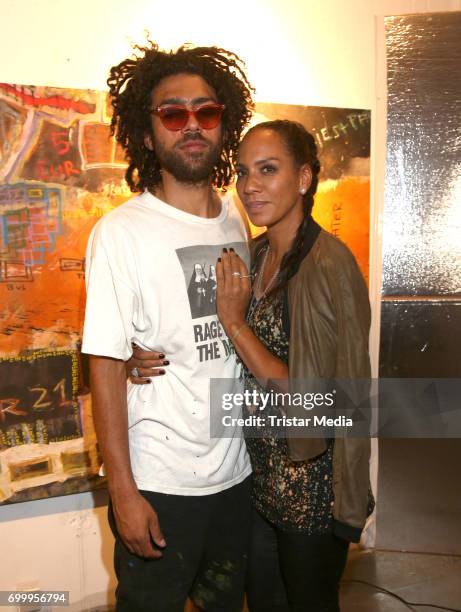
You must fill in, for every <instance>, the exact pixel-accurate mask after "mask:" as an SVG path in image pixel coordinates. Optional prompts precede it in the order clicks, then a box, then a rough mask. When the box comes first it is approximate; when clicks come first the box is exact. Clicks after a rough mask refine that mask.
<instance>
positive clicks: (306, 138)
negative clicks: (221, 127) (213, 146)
mask: <svg viewBox="0 0 461 612" xmlns="http://www.w3.org/2000/svg"><path fill="white" fill-rule="evenodd" d="M260 129H266V130H271V131H273V132H275V133H276V134H278V135H279V136H280V138H281V139H282V142H283V144H284V145H285V147H286V149H287V151H288V153H289V154H290V155H291V157H292V159H293V161H294V163H295V164H296V166H297V167H298V168H300V167H301V166H303V165H304V164H308V166H309V167H310V169H311V173H312V181H311V184H310V186H309V189H308V190H307V191H306V193H305V194H304V195H303V205H304V218H303V220H302V222H301V224H300V225H299V227H298V230H297V232H296V236H295V238H294V240H293V243H292V245H291V248H290V249H289V250H288V251H287V252H286V253H285V255H284V256H283V258H282V261H281V262H280V270H279V273H278V275H277V283H276V285H274V287H273V288H272V289H271V290H270V291H269V293H268V295H275V294H276V293H278V292H279V291H281V290H282V289H284V288H285V287H286V286H287V283H288V281H289V279H290V278H291V277H292V276H293V274H294V273H295V272H296V271H297V270H298V268H299V265H300V263H301V260H302V258H303V245H304V240H305V237H306V234H307V229H308V227H309V224H310V223H311V219H312V208H313V206H314V195H315V193H316V191H317V186H318V183H319V178H318V177H319V172H320V162H319V160H318V157H317V145H316V144H315V139H314V137H313V136H312V134H310V132H308V131H307V130H306V128H305V127H304V126H303V125H302V124H301V123H298V122H297V121H289V120H288V119H276V120H275V121H264V122H262V123H258V124H257V125H255V126H254V127H252V128H251V129H250V130H248V132H247V133H246V135H245V137H247V136H248V135H249V134H250V133H251V132H254V131H256V130H260ZM264 236H265V234H264ZM265 238H267V236H265ZM265 238H262V240H261V242H260V244H258V245H257V248H256V250H255V252H256V253H257V254H258V255H259V253H260V252H261V250H262V247H263V246H264V245H265V244H266V240H265Z"/></svg>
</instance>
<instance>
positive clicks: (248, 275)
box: [240, 274, 252, 278]
mask: <svg viewBox="0 0 461 612" xmlns="http://www.w3.org/2000/svg"><path fill="white" fill-rule="evenodd" d="M251 276H252V275H251V274H240V278H251Z"/></svg>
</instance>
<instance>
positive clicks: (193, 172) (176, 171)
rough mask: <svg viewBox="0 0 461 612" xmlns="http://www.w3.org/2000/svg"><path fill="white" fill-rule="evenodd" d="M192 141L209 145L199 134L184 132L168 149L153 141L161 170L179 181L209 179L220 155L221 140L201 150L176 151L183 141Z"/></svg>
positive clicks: (202, 180)
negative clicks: (187, 152) (174, 144)
mask: <svg viewBox="0 0 461 612" xmlns="http://www.w3.org/2000/svg"><path fill="white" fill-rule="evenodd" d="M193 141H198V142H206V143H207V144H208V145H209V142H208V141H207V140H205V139H204V138H203V137H202V136H200V134H186V135H185V136H184V138H183V139H182V140H181V141H180V142H178V143H177V144H176V146H175V147H174V148H173V149H170V150H166V149H165V148H164V147H163V145H161V144H160V143H159V142H156V143H155V153H156V155H157V159H158V161H159V163H160V167H161V168H162V170H167V172H169V173H170V174H172V175H173V176H174V178H175V179H176V180H177V181H179V182H180V183H189V184H196V183H204V182H207V181H209V180H210V177H211V175H212V174H213V169H214V168H215V166H216V164H217V163H218V161H219V158H220V155H221V148H222V143H221V142H218V143H216V144H215V145H212V146H211V147H209V148H207V149H205V148H204V149H203V150H201V151H191V152H190V153H189V154H184V153H182V154H181V152H177V151H176V149H177V148H179V147H180V146H181V145H183V144H184V143H186V142H193Z"/></svg>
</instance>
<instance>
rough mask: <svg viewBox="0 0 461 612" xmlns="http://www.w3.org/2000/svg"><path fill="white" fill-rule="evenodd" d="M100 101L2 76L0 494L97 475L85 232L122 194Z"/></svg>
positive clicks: (53, 491) (87, 485) (70, 488)
mask: <svg viewBox="0 0 461 612" xmlns="http://www.w3.org/2000/svg"><path fill="white" fill-rule="evenodd" d="M107 111H108V109H107V100H106V94H105V93H102V92H96V91H87V90H70V89H59V88H51V87H26V86H18V85H10V84H5V83H4V84H0V299H1V307H0V503H9V502H14V501H23V500H28V499H36V498H40V497H47V496H50V495H62V494H66V493H73V492H76V491H84V490H88V489H91V488H94V487H98V486H101V485H103V484H104V479H102V478H100V477H99V476H98V468H99V460H98V453H97V444H96V439H95V435H94V431H93V428H92V422H91V402H90V396H89V392H88V386H87V379H86V378H87V377H86V376H85V375H84V372H85V368H84V367H83V368H82V360H81V356H80V354H79V351H78V348H79V342H80V338H81V328H82V323H83V313H84V301H85V288H84V272H85V260H84V257H85V246H86V241H87V238H88V234H89V232H90V230H91V228H92V227H93V225H94V223H95V222H96V221H97V219H98V218H99V217H100V216H101V215H102V214H104V213H105V212H107V211H108V210H110V209H111V208H113V207H114V206H117V205H118V204H119V203H120V202H122V201H124V200H126V199H127V197H129V191H128V189H127V188H126V187H125V186H124V179H123V176H124V171H125V162H124V157H123V152H122V151H121V150H120V149H119V147H118V146H117V145H116V143H115V141H114V139H113V138H111V136H110V130H109V117H108V115H107Z"/></svg>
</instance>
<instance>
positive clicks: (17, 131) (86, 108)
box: [0, 84, 370, 504]
mask: <svg viewBox="0 0 461 612" xmlns="http://www.w3.org/2000/svg"><path fill="white" fill-rule="evenodd" d="M275 118H288V119H295V120H297V121H300V122H301V123H303V124H304V125H305V126H306V127H307V128H308V129H309V130H310V131H311V132H312V133H313V134H314V136H315V138H316V141H317V144H318V148H319V154H320V160H321V163H322V173H321V176H320V179H321V182H320V185H319V189H318V195H317V197H316V203H315V207H314V216H315V217H316V219H317V220H318V221H319V222H320V224H321V225H322V226H323V227H324V228H325V229H327V230H328V231H330V232H332V233H333V234H336V235H337V236H339V238H341V239H342V240H344V242H346V243H347V244H348V245H349V247H350V248H351V249H352V251H353V252H354V254H355V256H356V257H357V259H358V261H359V264H360V266H361V268H362V271H363V272H364V275H365V276H368V231H369V187H370V181H369V148H370V114H369V112H368V111H363V110H345V109H334V108H316V107H304V106H286V105H279V104H258V105H257V107H256V114H255V118H254V122H255V123H256V122H260V121H264V120H266V119H275ZM109 120H110V119H109V115H108V103H107V96H106V94H105V93H103V92H96V91H88V90H70V89H59V88H51V87H32V86H30V87H26V86H18V85H10V84H0V300H1V302H0V303H1V306H0V504H1V503H3V504H5V503H12V502H18V501H24V500H30V499H38V498H42V497H48V496H55V495H64V494H67V493H75V492H80V491H86V490H90V489H93V488H97V487H100V486H104V484H105V481H104V478H102V477H100V476H99V475H98V469H99V464H100V458H99V456H98V448H97V442H96V436H95V433H94V429H93V424H92V415H91V396H90V393H89V389H88V376H87V374H86V372H87V367H86V364H87V362H86V360H85V357H84V356H82V355H81V354H80V352H79V346H80V341H81V331H82V324H83V318H84V304H85V286H84V274H85V247H86V242H87V239H88V235H89V232H90V230H91V228H92V227H93V225H94V224H95V223H96V221H97V220H98V219H99V218H100V217H101V216H102V215H103V214H104V213H106V212H108V211H109V210H111V209H112V208H114V207H115V206H118V205H119V204H120V203H122V202H123V201H125V200H126V199H128V198H129V197H130V193H129V191H128V189H127V187H126V185H125V182H124V173H125V166H126V164H125V161H124V156H123V152H122V151H121V149H120V148H119V147H118V146H117V145H116V143H115V141H114V139H113V138H112V137H111V136H110V130H109ZM191 261H192V260H191ZM200 261H201V260H200ZM194 262H195V260H194V261H193V262H192V264H193V263H194ZM210 262H211V259H210ZM192 264H191V265H192ZM202 277H203V278H202ZM205 278H206V279H207V282H208V284H207V286H206V287H205V285H204V283H203V282H202V281H203V279H205ZM199 281H200V282H199ZM187 282H188V283H189V285H190V291H192V289H195V293H194V295H195V294H196V293H197V287H199V290H200V291H201V293H200V291H199V293H197V295H199V297H200V299H201V300H202V302H203V303H204V304H205V301H206V299H209V301H210V303H212V302H213V300H214V297H213V296H214V293H213V292H214V289H215V281H214V269H213V266H212V264H211V263H210V264H209V266H208V267H207V269H206V270H203V271H202V270H199V269H198V266H195V267H194V269H192V267H191V268H190V270H188V274H187ZM200 283H201V284H200ZM192 285H194V287H193V288H192ZM202 285H203V289H200V287H201V286H202ZM192 292H193V291H192ZM202 294H203V295H202ZM203 296H205V297H203ZM204 300H205V301H204ZM191 308H192V306H191ZM197 308H198V311H197V312H200V313H201V312H202V310H200V309H203V308H205V306H204V305H203V304H201V305H199V306H197Z"/></svg>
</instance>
